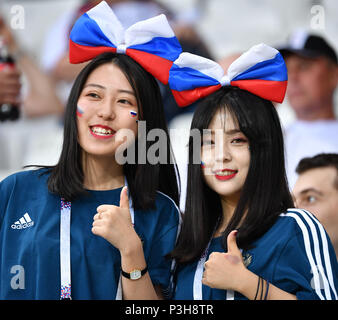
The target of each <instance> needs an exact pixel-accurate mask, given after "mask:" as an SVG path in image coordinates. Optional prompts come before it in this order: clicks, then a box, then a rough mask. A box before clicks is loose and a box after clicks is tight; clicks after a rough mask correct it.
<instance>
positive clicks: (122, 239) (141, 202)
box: [0, 2, 180, 300]
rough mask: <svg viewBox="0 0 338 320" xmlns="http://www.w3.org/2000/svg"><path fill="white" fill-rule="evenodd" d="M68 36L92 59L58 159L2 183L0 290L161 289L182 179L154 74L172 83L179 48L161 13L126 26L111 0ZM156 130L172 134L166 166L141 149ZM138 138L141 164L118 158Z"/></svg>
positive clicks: (143, 292)
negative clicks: (179, 179) (170, 77)
mask: <svg viewBox="0 0 338 320" xmlns="http://www.w3.org/2000/svg"><path fill="white" fill-rule="evenodd" d="M135 29H136V31H137V32H136V33H137V35H138V36H136V37H135V33H134V32H133V30H135ZM142 30H145V32H144V34H143V36H142ZM158 32H159V33H158ZM149 35H151V37H150V38H149ZM157 36H158V37H160V39H159V41H160V42H161V41H162V45H163V47H164V50H163V51H162V52H161V50H160V49H161V43H159V42H157V40H158V39H156V37H157ZM70 38H71V41H70V60H71V62H83V61H88V60H90V59H93V58H94V59H93V60H92V61H91V62H89V63H88V64H87V65H86V67H85V68H84V69H83V70H82V71H81V73H80V74H79V76H78V77H77V79H76V80H75V83H74V86H73V88H72V91H71V94H70V97H69V101H68V104H67V108H66V113H65V124H64V127H65V131H64V143H63V148H62V151H61V156H60V160H59V162H58V163H57V164H56V165H55V166H51V167H47V168H40V169H38V170H30V171H25V172H20V173H16V174H14V175H12V176H9V177H8V178H6V179H5V180H4V181H2V182H1V183H0V252H1V261H0V299H82V300H83V299H105V300H107V299H121V298H123V299H158V298H162V297H163V295H164V294H165V293H166V291H167V290H168V288H169V285H170V278H171V269H172V263H171V260H169V259H167V258H166V257H165V256H166V255H167V254H168V253H169V252H170V251H171V250H172V249H173V247H174V244H175V241H176V237H177V229H178V225H179V219H180V214H179V210H178V209H177V204H178V201H179V190H178V189H179V188H178V185H177V177H176V168H175V166H174V165H173V164H171V163H172V161H170V157H171V155H170V142H169V135H168V131H167V127H166V123H165V118H164V110H163V105H162V100H161V95H160V91H159V87H158V84H157V82H156V80H155V78H154V77H153V76H152V73H153V72H155V73H156V70H158V69H159V67H158V66H157V67H156V63H162V68H161V70H162V74H160V73H159V72H158V73H156V77H158V78H159V79H160V80H162V81H165V79H167V78H168V72H169V68H168V67H170V65H171V64H172V60H173V59H175V58H176V57H177V56H178V55H179V53H180V46H179V44H178V42H177V40H176V38H175V37H174V36H173V33H172V31H171V29H170V27H169V25H168V23H167V21H166V19H165V17H164V16H160V17H155V18H153V19H149V20H146V21H143V22H139V23H138V25H137V26H135V27H134V29H133V26H132V27H130V29H127V30H123V28H122V26H121V25H120V23H119V21H118V20H117V19H116V17H115V16H114V14H113V12H112V11H111V9H110V8H109V7H108V6H107V5H106V4H105V3H104V2H101V3H100V4H99V5H98V6H97V7H94V8H93V9H91V10H90V11H88V12H87V13H86V14H84V15H83V16H82V17H80V18H79V20H78V21H77V22H76V24H75V25H74V27H73V29H72V33H71V35H70ZM140 38H141V40H140ZM125 39H129V40H131V41H133V43H132V44H130V43H126V42H125ZM154 48H155V49H156V50H155V51H156V54H157V55H158V56H155V53H154ZM117 51H118V53H117ZM168 55H171V56H168ZM170 59H172V60H170ZM135 60H136V61H135ZM138 62H139V63H138ZM149 63H150V66H149ZM166 70H167V71H166ZM147 71H148V72H147ZM141 121H142V122H143V121H144V122H143V124H144V125H145V132H143V131H142V132H143V133H142V136H141V135H138V125H139V124H140V122H141ZM155 128H156V129H161V131H162V132H165V133H166V137H167V140H166V144H165V145H164V146H162V147H163V148H165V150H166V152H167V153H166V154H167V159H166V161H165V163H163V162H161V163H155V164H152V162H151V159H148V157H147V156H146V154H143V152H145V153H147V151H148V150H149V149H150V147H151V146H152V144H151V142H149V141H146V137H145V136H144V135H146V134H147V133H148V132H149V131H150V130H152V129H155ZM123 133H128V134H130V133H131V134H132V137H131V138H133V139H134V140H133V139H128V138H130V135H126V136H125V135H124V134H123ZM125 137H127V140H124V138H125ZM138 142H141V143H138ZM122 146H123V147H122ZM133 146H134V147H135V149H134V151H135V152H134V153H133V154H134V156H135V158H134V162H133V161H132V162H128V161H127V162H126V163H125V164H121V162H120V161H119V160H118V158H117V157H116V156H117V155H121V154H123V152H125V151H126V148H127V147H129V148H131V147H133ZM139 146H142V147H144V149H143V150H141V149H140V148H139ZM143 156H144V161H142V159H140V157H143ZM127 160H128V157H127ZM125 185H127V188H126V187H124V186H125Z"/></svg>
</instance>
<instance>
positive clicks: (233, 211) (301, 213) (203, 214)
mask: <svg viewBox="0 0 338 320" xmlns="http://www.w3.org/2000/svg"><path fill="white" fill-rule="evenodd" d="M286 81H287V73H286V68H285V64H284V61H283V58H282V57H281V55H280V53H279V52H278V51H277V50H275V49H273V48H271V47H268V46H266V45H264V44H261V45H257V46H254V47H253V48H251V49H250V50H249V51H247V52H246V53H244V54H243V55H242V56H241V57H239V58H238V59H237V60H236V61H234V62H233V63H232V64H231V66H230V67H229V69H228V74H227V75H226V76H223V71H222V70H221V67H220V66H219V65H217V64H216V63H215V62H213V61H210V60H206V59H204V58H201V57H197V56H192V55H190V54H188V53H183V54H181V56H180V57H179V58H178V59H177V60H176V61H175V62H174V65H173V67H172V70H171V72H170V78H169V84H170V86H171V88H172V89H173V94H174V96H175V98H176V100H177V102H178V104H180V105H182V106H184V105H187V104H189V103H191V101H194V100H197V99H198V98H201V97H206V96H208V95H209V96H208V97H207V98H205V100H204V101H202V102H201V104H200V105H199V106H198V107H197V109H196V111H195V114H194V117H193V120H192V124H191V137H190V140H189V167H188V183H187V199H186V206H185V213H184V216H183V222H182V228H181V232H180V235H179V238H178V243H177V245H176V248H175V249H174V251H173V252H172V253H171V257H172V258H175V259H176V261H177V269H176V272H175V277H174V280H175V284H176V288H175V292H174V296H173V298H174V299H197V300H201V299H205V300H213V299H229V300H233V299H235V300H241V299H251V300H263V299H266V300H272V299H337V288H338V265H337V261H336V257H335V253H334V251H333V247H332V244H331V242H330V240H329V238H328V236H327V234H326V232H325V230H324V228H323V226H322V225H321V224H320V223H319V221H318V220H317V219H316V218H315V217H314V216H313V215H312V214H311V213H310V212H308V211H305V210H301V209H293V208H292V207H293V200H292V197H291V195H290V192H289V189H288V185H287V181H286V178H285V167H284V151H283V137H282V131H281V126H280V122H279V119H278V115H277V112H276V110H275V107H274V106H273V104H272V102H271V101H275V102H281V101H282V100H283V98H284V94H285V89H286ZM269 100H270V101H269ZM196 133H199V134H200V136H201V137H202V138H201V139H200V143H198V139H197V140H196V141H197V142H196V141H195V139H196V136H198V134H196ZM196 146H197V147H196ZM196 159H198V161H197V160H196Z"/></svg>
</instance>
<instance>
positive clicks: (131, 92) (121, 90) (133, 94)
mask: <svg viewBox="0 0 338 320" xmlns="http://www.w3.org/2000/svg"><path fill="white" fill-rule="evenodd" d="M117 91H118V92H119V93H127V94H131V95H132V96H134V97H135V93H134V91H130V90H123V89H120V90H117Z"/></svg>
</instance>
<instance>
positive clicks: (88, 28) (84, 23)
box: [69, 1, 182, 84]
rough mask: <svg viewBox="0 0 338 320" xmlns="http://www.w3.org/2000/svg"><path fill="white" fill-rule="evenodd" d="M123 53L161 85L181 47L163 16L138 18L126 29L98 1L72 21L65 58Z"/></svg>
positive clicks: (74, 60) (76, 59)
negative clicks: (67, 55)
mask: <svg viewBox="0 0 338 320" xmlns="http://www.w3.org/2000/svg"><path fill="white" fill-rule="evenodd" d="M107 51H110V52H114V53H115V52H116V53H124V54H126V55H128V56H129V57H131V58H132V59H133V60H135V61H136V62H138V63H139V64H140V65H141V66H142V67H143V68H144V69H145V70H147V71H148V72H149V73H151V74H152V75H153V76H154V77H155V78H157V79H158V80H159V81H161V82H162V83H164V84H167V83H168V77H169V70H170V68H171V66H172V64H173V61H174V60H175V59H177V58H178V56H179V54H180V53H181V52H182V48H181V46H180V44H179V42H178V40H177V38H176V37H175V34H174V32H173V31H172V29H171V27H170V26H169V23H168V21H167V19H166V17H165V15H163V14H161V15H159V16H156V17H154V18H151V19H147V20H143V21H139V22H137V23H135V24H134V25H132V26H130V27H129V28H127V29H126V30H125V29H124V28H123V27H122V24H121V22H120V21H119V20H118V19H117V17H116V16H115V14H114V12H113V11H112V10H111V8H110V7H109V5H108V4H107V3H106V2H105V1H102V2H100V3H99V4H98V5H97V6H95V7H94V8H92V9H91V10H89V11H87V12H86V13H85V14H83V15H82V16H81V17H80V18H79V19H78V20H77V21H76V23H75V24H74V26H73V28H72V30H71V33H70V40H69V61H70V63H80V62H85V61H88V60H91V59H93V58H94V57H96V56H98V55H99V54H101V53H103V52H107Z"/></svg>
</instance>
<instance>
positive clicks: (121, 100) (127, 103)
mask: <svg viewBox="0 0 338 320" xmlns="http://www.w3.org/2000/svg"><path fill="white" fill-rule="evenodd" d="M117 102H118V103H120V104H126V105H128V106H133V105H134V104H133V103H132V102H131V101H130V100H127V99H118V100H117Z"/></svg>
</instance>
